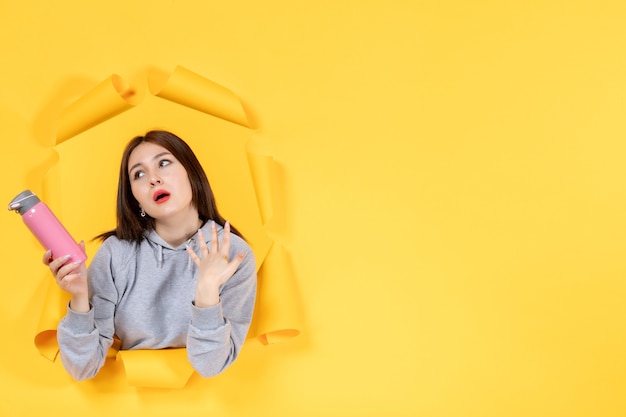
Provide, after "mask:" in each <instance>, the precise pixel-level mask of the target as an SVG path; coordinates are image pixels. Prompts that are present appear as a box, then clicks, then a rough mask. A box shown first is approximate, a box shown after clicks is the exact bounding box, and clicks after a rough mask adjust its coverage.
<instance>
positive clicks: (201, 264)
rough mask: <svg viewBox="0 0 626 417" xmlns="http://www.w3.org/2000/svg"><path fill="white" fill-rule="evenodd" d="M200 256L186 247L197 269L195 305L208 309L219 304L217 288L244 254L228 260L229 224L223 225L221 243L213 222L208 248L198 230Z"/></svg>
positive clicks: (227, 277)
mask: <svg viewBox="0 0 626 417" xmlns="http://www.w3.org/2000/svg"><path fill="white" fill-rule="evenodd" d="M198 241H199V246H200V255H198V254H197V253H196V252H194V250H193V249H192V248H191V247H190V246H187V253H188V254H189V257H190V258H191V260H192V261H193V262H194V263H195V264H196V266H197V267H198V283H197V285H196V299H195V305H196V306H197V307H209V306H212V305H215V304H217V303H219V288H220V286H221V285H222V284H224V283H225V282H226V281H228V280H229V279H230V277H232V276H233V274H234V273H235V271H237V268H239V265H240V264H241V262H243V259H244V258H245V254H244V253H238V254H237V255H236V256H235V257H234V258H233V259H229V256H228V252H229V250H230V224H229V223H228V222H226V224H225V225H224V233H223V235H222V243H221V244H220V243H219V242H218V240H217V228H216V226H215V222H211V239H210V242H209V244H210V246H207V244H206V241H205V239H204V236H203V233H202V230H198Z"/></svg>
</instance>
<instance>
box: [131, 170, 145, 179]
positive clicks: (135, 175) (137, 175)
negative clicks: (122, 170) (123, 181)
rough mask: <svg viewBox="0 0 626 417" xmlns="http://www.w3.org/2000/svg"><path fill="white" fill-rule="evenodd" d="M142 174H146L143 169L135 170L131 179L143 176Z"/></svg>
mask: <svg viewBox="0 0 626 417" xmlns="http://www.w3.org/2000/svg"><path fill="white" fill-rule="evenodd" d="M144 175H146V174H145V173H144V172H143V171H139V170H137V171H135V173H134V174H133V179H136V180H138V179H139V178H141V177H143V176H144Z"/></svg>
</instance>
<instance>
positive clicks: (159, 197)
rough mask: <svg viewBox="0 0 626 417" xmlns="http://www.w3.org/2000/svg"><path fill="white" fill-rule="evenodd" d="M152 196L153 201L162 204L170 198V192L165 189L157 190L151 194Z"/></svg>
mask: <svg viewBox="0 0 626 417" xmlns="http://www.w3.org/2000/svg"><path fill="white" fill-rule="evenodd" d="M152 198H153V199H154V201H155V202H156V203H157V204H162V203H165V202H166V201H167V200H169V199H170V193H168V192H167V191H165V190H157V191H156V192H155V193H154V194H153V195H152Z"/></svg>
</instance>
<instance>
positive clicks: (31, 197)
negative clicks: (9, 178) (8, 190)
mask: <svg viewBox="0 0 626 417" xmlns="http://www.w3.org/2000/svg"><path fill="white" fill-rule="evenodd" d="M40 201H41V200H39V197H37V196H36V195H35V194H33V193H32V191H30V190H24V191H22V192H21V193H19V194H18V195H17V196H16V197H15V198H14V199H13V200H11V202H10V203H9V210H15V211H16V212H17V213H19V214H24V213H26V212H27V211H28V210H30V209H31V207H33V206H34V205H35V204H37V203H39V202H40Z"/></svg>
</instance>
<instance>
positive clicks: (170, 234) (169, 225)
mask: <svg viewBox="0 0 626 417" xmlns="http://www.w3.org/2000/svg"><path fill="white" fill-rule="evenodd" d="M200 226H202V221H201V220H200V219H199V218H198V213H197V212H196V213H195V215H192V214H189V215H188V216H185V218H183V219H178V220H176V219H169V220H168V221H159V220H157V221H156V223H155V225H154V228H155V230H156V232H157V233H158V234H159V236H161V238H162V239H163V240H165V241H166V242H167V243H169V244H170V245H171V246H172V247H173V248H176V247H178V246H180V245H182V244H183V243H185V242H186V241H187V240H189V239H190V238H191V237H192V236H193V235H194V234H195V233H196V232H197V231H198V229H199V228H200Z"/></svg>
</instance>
